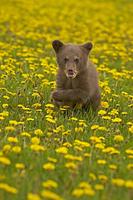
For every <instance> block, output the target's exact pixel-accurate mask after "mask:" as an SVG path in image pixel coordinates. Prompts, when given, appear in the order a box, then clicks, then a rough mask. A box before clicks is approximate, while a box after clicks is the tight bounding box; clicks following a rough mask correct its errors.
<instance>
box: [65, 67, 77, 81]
mask: <svg viewBox="0 0 133 200" xmlns="http://www.w3.org/2000/svg"><path fill="white" fill-rule="evenodd" d="M65 74H66V76H67V78H72V79H74V78H75V77H76V76H77V72H76V71H74V70H72V69H69V70H67V71H65Z"/></svg>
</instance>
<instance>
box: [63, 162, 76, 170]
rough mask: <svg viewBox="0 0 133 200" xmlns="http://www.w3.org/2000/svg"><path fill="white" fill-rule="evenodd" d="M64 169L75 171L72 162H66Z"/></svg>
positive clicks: (74, 165)
mask: <svg viewBox="0 0 133 200" xmlns="http://www.w3.org/2000/svg"><path fill="white" fill-rule="evenodd" d="M65 167H66V168H68V169H72V170H76V169H77V165H76V164H75V163H74V162H67V163H66V164H65Z"/></svg>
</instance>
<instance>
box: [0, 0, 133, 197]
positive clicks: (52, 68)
mask: <svg viewBox="0 0 133 200" xmlns="http://www.w3.org/2000/svg"><path fill="white" fill-rule="evenodd" d="M132 16H133V1H132V0H115V1H114V0H108V1H107V0H93V1H91V0H83V1H80V0H77V1H75V0H70V1H67V0H60V1H55V0H28V1H26V0H7V1H6V0H0V200H43V199H45V200H76V199H80V200H87V199H92V200H111V199H113V200H130V199H133V161H132V159H133V121H132V119H133V70H132V69H133V21H132ZM54 39H60V40H62V41H64V42H66V43H67V42H71V43H78V44H80V43H84V42H87V41H92V42H93V44H94V48H93V50H92V52H91V55H90V59H91V60H92V61H93V62H94V63H95V64H96V65H97V70H98V71H99V84H100V88H101V94H102V102H101V109H100V110H99V111H98V113H97V115H95V114H94V113H92V112H91V111H90V112H89V113H83V112H82V111H81V110H80V109H78V108H77V110H76V111H72V110H69V109H68V110H67V108H66V107H64V108H60V109H59V110H58V109H56V108H55V107H54V105H53V104H51V102H50V93H51V91H52V90H53V89H54V88H55V75H56V69H57V65H56V59H55V55H54V51H53V50H52V46H51V42H52V40H54ZM66 110H67V111H66Z"/></svg>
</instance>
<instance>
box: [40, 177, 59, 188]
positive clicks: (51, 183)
mask: <svg viewBox="0 0 133 200" xmlns="http://www.w3.org/2000/svg"><path fill="white" fill-rule="evenodd" d="M42 186H43V187H45V188H49V189H50V188H57V187H58V183H57V182H55V181H53V180H50V179H49V180H47V181H44V182H43V183H42Z"/></svg>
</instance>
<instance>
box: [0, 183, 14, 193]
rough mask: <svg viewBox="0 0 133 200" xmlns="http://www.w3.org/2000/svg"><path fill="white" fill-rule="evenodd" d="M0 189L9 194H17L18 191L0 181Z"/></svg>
mask: <svg viewBox="0 0 133 200" xmlns="http://www.w3.org/2000/svg"><path fill="white" fill-rule="evenodd" d="M0 189H2V190H4V191H6V192H9V193H11V194H17V193H18V191H17V189H16V188H14V187H12V186H10V185H8V184H6V183H0Z"/></svg>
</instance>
